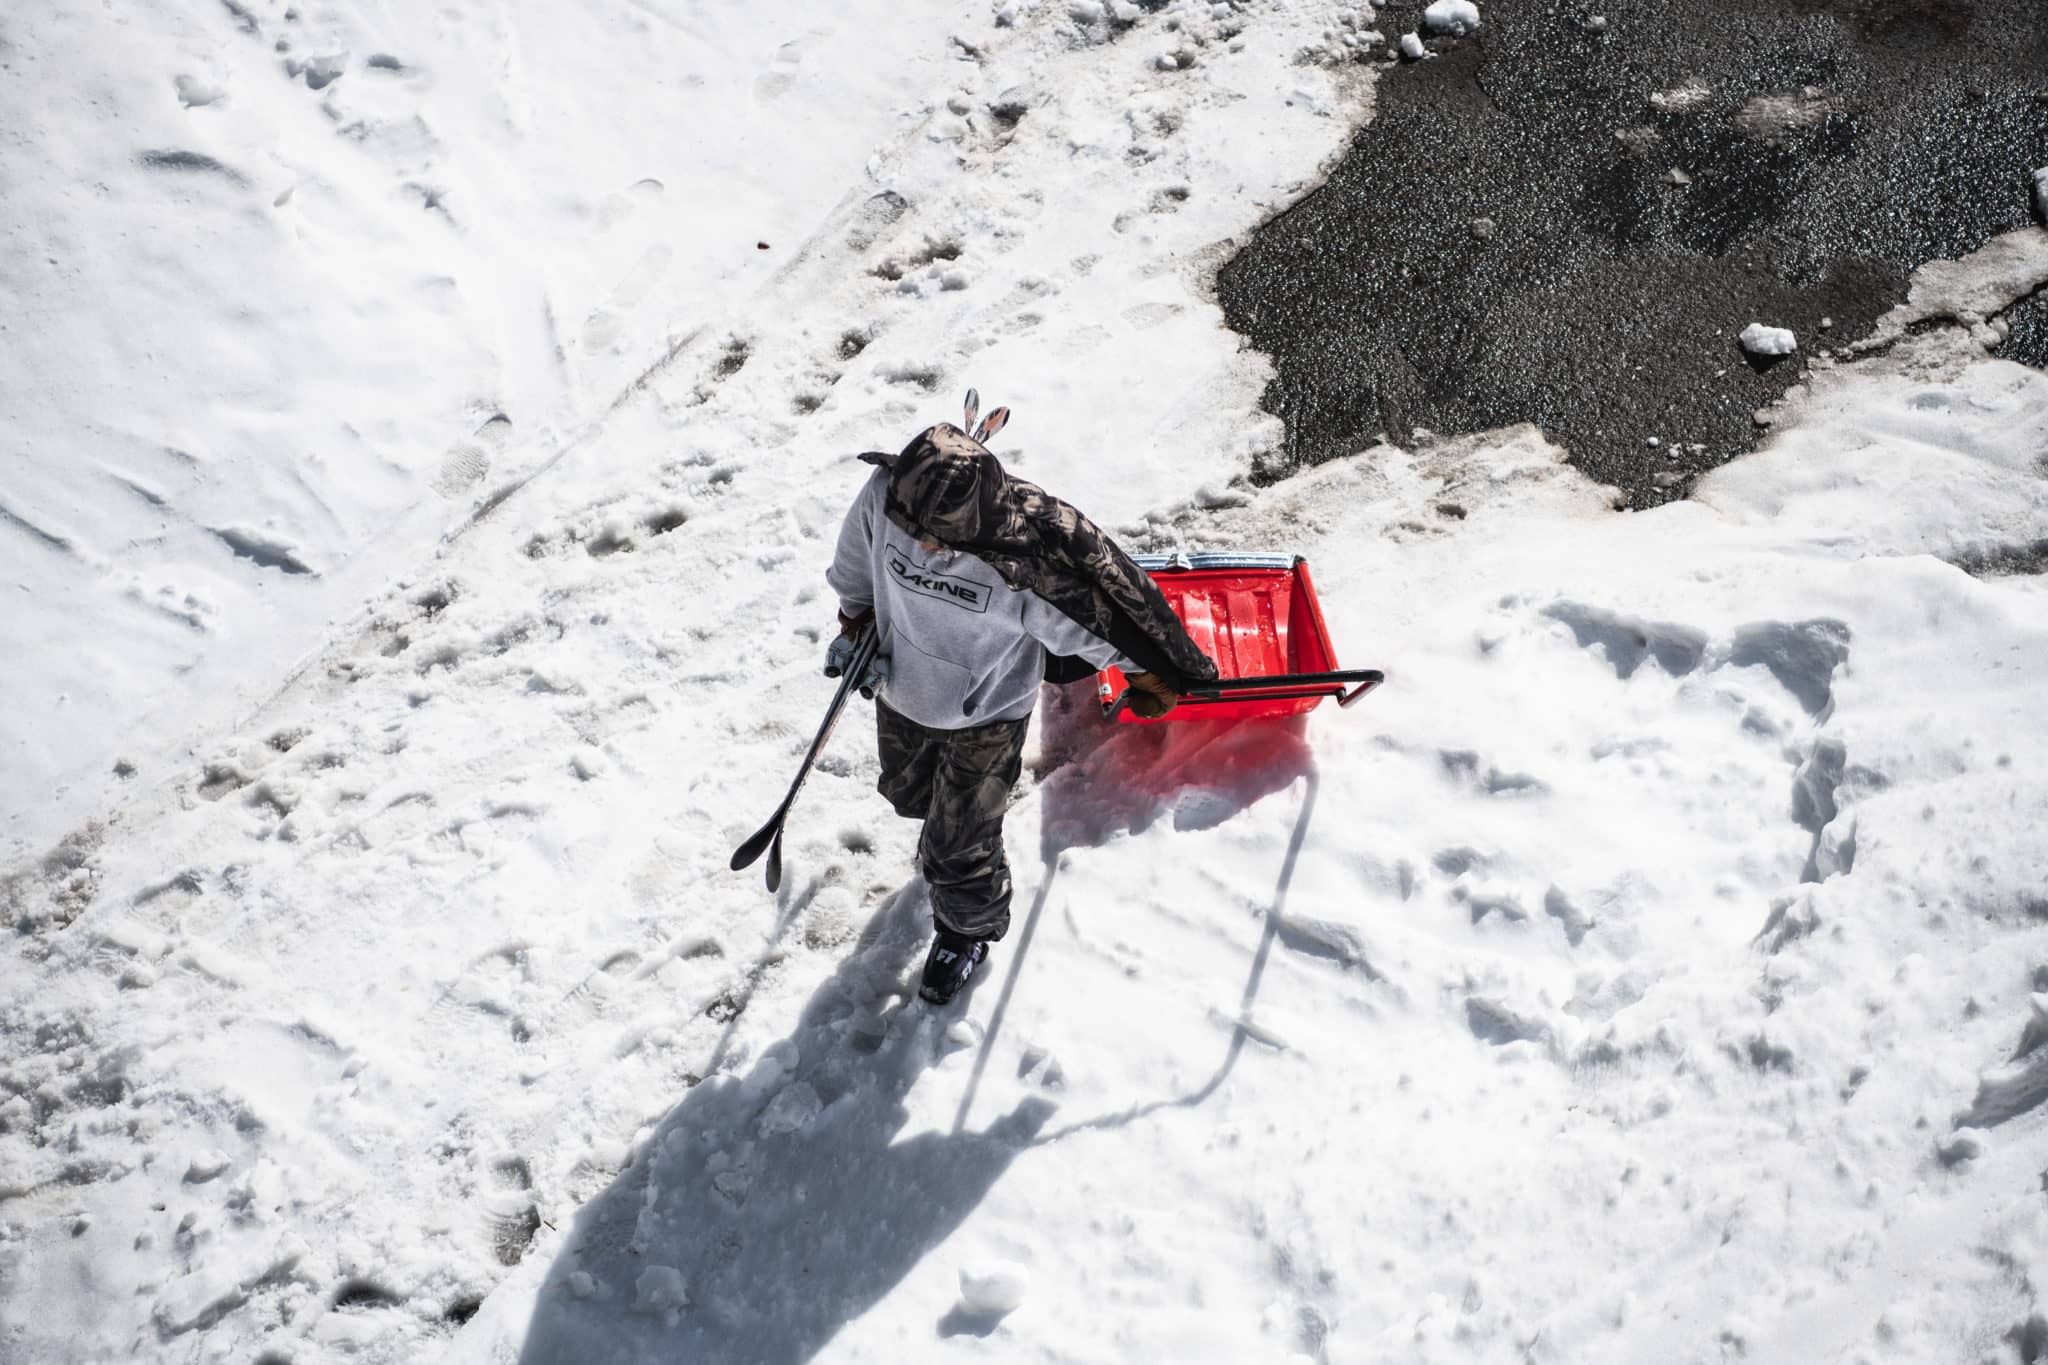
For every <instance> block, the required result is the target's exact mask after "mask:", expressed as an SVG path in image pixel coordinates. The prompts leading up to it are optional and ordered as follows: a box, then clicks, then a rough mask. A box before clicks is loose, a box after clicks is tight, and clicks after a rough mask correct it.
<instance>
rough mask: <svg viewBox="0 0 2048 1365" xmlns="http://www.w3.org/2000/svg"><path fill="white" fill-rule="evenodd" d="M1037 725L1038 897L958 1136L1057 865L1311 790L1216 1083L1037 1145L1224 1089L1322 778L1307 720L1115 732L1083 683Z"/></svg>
mask: <svg viewBox="0 0 2048 1365" xmlns="http://www.w3.org/2000/svg"><path fill="white" fill-rule="evenodd" d="M1042 715H1043V720H1042V721H1041V725H1042V727H1043V729H1042V731H1041V735H1040V741H1039V747H1040V753H1041V755H1042V758H1041V773H1042V775H1041V781H1040V788H1039V793H1040V801H1041V806H1042V810H1043V815H1042V825H1041V835H1040V847H1039V852H1040V855H1041V857H1042V859H1043V868H1042V870H1041V875H1040V877H1039V885H1038V893H1037V895H1036V896H1034V897H1033V899H1032V905H1031V909H1030V911H1029V912H1028V913H1027V914H1026V915H1025V917H1024V927H1023V929H1022V931H1021V932H1020V933H1019V934H1018V935H1017V936H1016V947H1015V948H1014V950H1013V951H1014V954H1015V959H1014V962H1013V965H1012V966H1011V969H1010V972H1009V974H1008V975H1007V976H1006V977H1005V978H1004V981H1003V989H1002V994H1001V995H1000V996H999V997H998V998H997V1000H996V1005H995V1008H994V1010H993V1011H992V1012H991V1013H990V1015H989V1022H988V1029H987V1031H986V1033H985V1034H984V1035H983V1037H982V1041H981V1047H980V1050H979V1052H978V1053H977V1055H976V1056H975V1059H974V1070H973V1072H972V1074H970V1076H969V1077H968V1082H967V1088H966V1091H965V1093H964V1094H963V1095H962V1096H961V1099H960V1108H959V1112H958V1113H957V1114H956V1115H955V1117H954V1121H953V1131H954V1132H955V1133H959V1132H961V1131H962V1130H963V1129H964V1128H965V1126H966V1122H967V1117H968V1114H969V1113H970V1111H971V1110H972V1109H973V1107H974V1098H975V1095H976V1093H977V1092H978V1091H979V1089H980V1085H981V1077H982V1072H983V1069H984V1067H985V1066H986V1065H987V1062H988V1058H989V1056H990V1054H991V1053H992V1052H993V1051H994V1049H995V1045H996V1039H997V1036H998V1035H999V1034H1000V1033H1001V1032H1002V1026H1003V1017H1004V1015H1005V1014H1006V1013H1007V1011H1008V1009H1009V1003H1010V995H1011V992H1012V990H1013V989H1014V988H1015V986H1016V983H1017V980H1018V978H1019V977H1021V976H1022V975H1023V974H1024V970H1025V964H1026V959H1027V957H1028V955H1029V952H1030V947H1031V939H1032V936H1033V934H1035V933H1036V931H1037V928H1038V921H1039V917H1040V915H1041V914H1042V913H1043V912H1044V910H1045V906H1046V902H1047V900H1048V899H1050V896H1051V890H1052V885H1053V882H1054V880H1055V879H1056V878H1057V876H1058V874H1059V868H1060V861H1061V854H1063V853H1065V852H1066V851H1067V850H1068V849H1071V848H1077V847H1091V848H1092V847H1096V846H1099V845H1100V844H1103V843H1106V842H1107V841H1108V840H1109V839H1110V838H1112V837H1114V836H1115V835H1116V834H1118V833H1122V832H1125V831H1131V832H1135V831H1138V830H1142V829H1145V828H1147V827H1148V826H1150V825H1151V824H1152V823H1153V821H1155V820H1158V819H1161V818H1164V817H1166V816H1167V815H1169V814H1171V816H1172V818H1173V821H1174V825H1175V828H1178V829H1209V828H1213V827H1214V826H1216V825H1220V824H1222V823H1223V822H1224V821H1225V820H1228V819H1229V818H1230V817H1232V816H1234V815H1236V814H1238V813H1239V812H1240V811H1243V810H1245V809H1248V808H1249V807H1250V806H1251V805H1252V804H1253V803H1254V802H1256V801H1259V800H1260V799H1262V798H1264V797H1266V796H1270V795H1272V794H1274V793H1275V792H1279V791H1283V790H1285V789H1287V788H1288V787H1291V786H1293V785H1294V784H1295V783H1296V782H1297V781H1305V782H1306V788H1305V791H1304V794H1303V798H1302V803H1301V812H1300V814H1299V815H1297V816H1296V817H1295V822H1294V832H1293V834H1292V836H1291V837H1290V839H1289V841H1288V845H1287V856H1286V857H1285V859H1283V860H1282V863H1281V867H1280V880H1279V884H1278V885H1277V886H1276V887H1275V888H1274V893H1273V904H1272V907H1271V908H1270V909H1269V910H1268V911H1267V913H1266V915H1265V928H1264V931H1263V932H1262V933H1261V935H1260V937H1259V946H1258V948H1257V950H1256V951H1255V952H1254V953H1253V955H1252V962H1251V968H1250V972H1249V974H1248V975H1247V977H1246V979H1245V984H1244V991H1243V994H1242V996H1241V998H1240V1000H1239V1004H1238V1012H1237V1019H1236V1021H1235V1023H1234V1024H1233V1026H1232V1028H1231V1033H1230V1041H1229V1043H1228V1044H1227V1045H1226V1048H1225V1051H1224V1054H1223V1058H1222V1060H1221V1062H1220V1063H1219V1064H1218V1065H1217V1068H1216V1071H1215V1072H1214V1074H1212V1075H1211V1076H1210V1077H1209V1079H1208V1080H1207V1081H1205V1082H1204V1083H1203V1084H1202V1085H1201V1086H1199V1087H1198V1088H1196V1089H1195V1090H1193V1091H1190V1092H1188V1093H1187V1094H1185V1095H1181V1096H1178V1097H1175V1098H1172V1099H1163V1100H1153V1101H1149V1102H1147V1103H1144V1104H1140V1105H1135V1106H1133V1107H1132V1108H1130V1109H1127V1110H1124V1111H1122V1112H1120V1113H1117V1114H1110V1115H1105V1116H1103V1117H1101V1118H1097V1119H1090V1120H1086V1121H1083V1122H1080V1123H1075V1124H1070V1125H1068V1126H1066V1127H1064V1128H1061V1129H1059V1130H1058V1131H1057V1132H1054V1133H1050V1134H1048V1135H1046V1136H1045V1137H1044V1138H1042V1139H1040V1141H1044V1142H1050V1141H1053V1140H1056V1139H1057V1138H1059V1137H1063V1136H1065V1135H1067V1134H1069V1133H1076V1132H1081V1131H1084V1130H1087V1129H1091V1128H1112V1127H1121V1126H1123V1125H1124V1124H1127V1123H1130V1122H1132V1121H1134V1120H1136V1119H1139V1118H1142V1117H1144V1116H1145V1115H1147V1114H1152V1113H1156V1112H1157V1111H1159V1110H1161V1109H1166V1108H1174V1107H1192V1106H1194V1105H1198V1104H1201V1103H1202V1102H1203V1101H1204V1100H1207V1099H1208V1098H1209V1096H1211V1095H1213V1094H1214V1093H1215V1092H1216V1089H1217V1087H1219V1086H1221V1085H1222V1084H1223V1082H1224V1080H1225V1079H1226V1078H1228V1076H1229V1075H1230V1072H1231V1070H1232V1069H1233V1068H1234V1067H1235V1066H1236V1065H1237V1059H1238V1056H1239V1055H1240V1054H1241V1053H1242V1052H1243V1051H1244V1044H1245V1040H1246V1039H1247V1038H1250V1037H1254V1036H1256V1035H1255V1034H1254V1033H1253V1032H1252V1031H1251V1029H1250V1027H1249V1021H1250V1018H1251V1012H1252V1005H1253V1004H1254V1002H1255V1001H1256V1000H1257V998H1258V993H1259V983H1260V981H1261V980H1262V979H1263V978H1264V976H1265V972H1266V961H1267V959H1268V958H1269V957H1270V956H1271V955H1272V950H1273V942H1274V940H1275V939H1276V938H1280V937H1282V936H1283V934H1284V930H1283V928H1282V926H1283V925H1284V924H1285V922H1286V909H1287V891H1288V887H1289V886H1290V885H1291V884H1292V883H1293V880H1294V868H1295V864H1296V863H1297V862H1298V861H1299V859H1300V856H1301V848H1302V844H1303V843H1304V842H1305V841H1306V839H1307V837H1308V827H1309V822H1310V821H1311V820H1312V819H1313V818H1314V816H1315V807H1316V790H1317V787H1318V785H1319V779H1318V777H1317V774H1316V770H1315V756H1314V752H1313V751H1312V750H1311V749H1310V748H1309V745H1308V740H1307V736H1306V730H1307V717H1306V716H1290V717H1286V718H1283V719H1275V720H1244V721H1236V722H1220V723H1216V724H1202V723H1189V724H1181V725H1173V724H1167V725H1117V724H1113V723H1108V722H1105V721H1103V719H1102V717H1101V712H1100V708H1099V707H1097V706H1096V704H1095V700H1094V696H1093V692H1092V689H1091V688H1090V686H1089V685H1088V684H1087V683H1077V684H1074V685H1072V686H1070V687H1066V688H1052V687H1048V688H1046V689H1045V695H1044V697H1043V711H1042Z"/></svg>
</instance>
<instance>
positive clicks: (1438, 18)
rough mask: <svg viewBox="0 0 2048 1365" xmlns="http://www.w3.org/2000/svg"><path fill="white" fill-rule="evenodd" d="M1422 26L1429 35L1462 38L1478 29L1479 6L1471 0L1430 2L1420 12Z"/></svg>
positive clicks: (1433, 0) (1434, 0)
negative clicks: (1441, 34) (1446, 35)
mask: <svg viewBox="0 0 2048 1365" xmlns="http://www.w3.org/2000/svg"><path fill="white" fill-rule="evenodd" d="M1422 25H1423V27H1424V28H1426V29H1428V30H1429V31H1430V32H1431V33H1446V34H1449V35H1450V36H1452V37H1454V38H1462V37H1464V36H1465V35H1466V34H1468V33H1473V32H1476V31H1477V30H1478V28H1479V6H1477V5H1475V4H1473V3H1472V0H1431V3H1430V5H1429V7H1428V8H1427V9H1425V10H1423V11H1422Z"/></svg>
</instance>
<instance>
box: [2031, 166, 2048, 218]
mask: <svg viewBox="0 0 2048 1365" xmlns="http://www.w3.org/2000/svg"><path fill="white" fill-rule="evenodd" d="M2034 216H2035V217H2036V218H2039V219H2040V220H2041V221H2042V223H2043V224H2048V166H2043V167H2042V168H2041V169H2040V170H2038V171H2035V172H2034Z"/></svg>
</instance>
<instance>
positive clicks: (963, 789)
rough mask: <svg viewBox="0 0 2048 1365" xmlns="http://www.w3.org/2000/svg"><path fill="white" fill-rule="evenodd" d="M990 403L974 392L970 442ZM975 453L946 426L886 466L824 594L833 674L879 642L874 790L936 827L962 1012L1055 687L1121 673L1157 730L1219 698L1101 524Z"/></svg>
mask: <svg viewBox="0 0 2048 1365" xmlns="http://www.w3.org/2000/svg"><path fill="white" fill-rule="evenodd" d="M977 406H978V404H977V400H976V398H975V395H974V394H973V392H972V391H971V390H970V391H969V393H968V399H967V426H968V428H969V429H970V430H971V429H973V426H974V417H975V412H976V408H977ZM1007 415H1008V410H1007V409H998V410H997V411H996V412H994V413H991V414H990V415H989V419H988V421H986V422H984V423H983V424H982V427H981V429H980V430H979V431H977V432H976V433H975V434H974V435H972V436H970V435H969V434H968V432H967V431H963V430H961V429H960V428H959V427H955V426H953V425H951V424H950V423H944V422H942V423H940V424H938V425H937V426H934V427H931V428H929V429H927V430H925V431H923V432H921V433H919V434H918V436H917V437H916V438H915V439H913V440H912V441H911V442H910V444H909V445H907V446H905V447H904V448H903V450H902V452H901V453H900V454H897V455H885V454H880V453H870V454H866V455H863V456H861V457H860V458H861V459H862V460H864V461H866V462H867V463H869V464H873V465H875V466H877V468H876V470H875V472H874V474H873V475H872V476H871V477H870V478H869V479H868V482H867V484H866V486H865V487H864V488H862V490H861V492H860V495H859V496H858V497H857V498H855V499H854V503H853V506H852V508H851V509H850V510H849V511H848V512H847V514H846V520H845V523H844V524H843V526H842V527H841V529H840V533H839V545H838V550H837V553H836V554H835V555H834V557H833V560H832V566H831V568H830V569H829V570H828V571H827V573H826V575H825V578H826V582H827V583H829V584H830V585H831V587H832V589H833V591H834V592H836V593H837V594H838V596H839V631H840V634H839V638H838V639H836V640H835V641H833V643H832V646H831V650H830V652H829V655H828V666H827V669H828V672H834V673H836V672H838V671H840V670H842V669H843V668H844V667H846V665H847V663H848V662H849V661H850V659H851V658H852V655H853V647H854V642H855V641H856V640H857V639H858V638H859V636H860V634H861V633H862V632H863V631H864V630H866V629H867V628H869V626H870V625H872V627H873V628H874V629H876V630H878V631H879V632H880V641H881V646H882V649H881V655H880V657H878V659H877V660H876V663H875V664H874V665H873V666H872V667H871V668H870V670H869V674H868V676H867V677H864V678H862V679H860V680H859V682H860V683H861V684H862V685H863V686H865V687H871V688H874V689H875V690H876V701H875V728H876V739H877V743H878V746H879V748H880V751H881V760H882V775H881V779H880V781H879V782H878V783H877V787H878V789H879V790H880V791H881V793H882V795H883V796H885V797H887V798H888V800H889V804H890V805H892V806H893V807H895V810H896V813H897V814H898V815H901V816H904V817H905V818H907V819H912V820H922V821H924V830H923V833H922V835H921V837H920V838H919V841H918V866H919V870H920V871H921V872H922V873H923V874H924V879H925V884H926V885H927V887H929V889H930V893H931V903H932V920H933V927H934V934H933V938H932V946H931V951H930V954H929V955H928V956H927V958H926V960H925V965H924V976H923V981H922V983H921V985H920V987H919V992H918V993H919V994H920V995H922V996H923V997H924V998H925V999H926V1000H928V1001H931V1002H933V1003H935V1004H944V1003H945V1002H946V1001H948V1000H951V999H952V998H953V996H954V994H955V993H957V992H958V991H959V990H960V988H961V987H962V986H964V985H965V984H966V983H967V981H968V979H969V978H970V977H971V976H972V975H973V974H974V970H975V968H976V967H978V966H979V965H980V964H981V963H982V961H983V960H984V959H985V958H986V957H987V955H988V945H989V944H990V943H992V942H994V941H996V940H997V939H1000V938H1001V937H1002V936H1003V934H1004V932H1005V931H1006V930H1007V929H1008V928H1009V922H1010V890H1011V887H1010V870H1009V865H1008V862H1007V861H1006V859H1005V858H1004V856H1003V811H1004V807H1005V805H1006V804H1007V800H1008V797H1009V792H1010V788H1011V787H1012V785H1014V784H1015V782H1016V780H1017V777H1018V774H1019V772H1020V771H1021V770H1022V767H1023V752H1024V732H1025V729H1026V727H1027V725H1028V724H1029V721H1030V718H1031V709H1032V707H1033V706H1034V705H1035V704H1036V702H1037V700H1038V685H1039V683H1040V681H1041V680H1044V681H1049V682H1055V683H1065V682H1072V681H1075V680H1077V679H1079V678H1082V677H1085V676H1087V674H1088V673H1090V672H1092V671H1093V670H1095V669H1097V668H1102V667H1106V666H1108V665H1110V664H1115V665H1117V666H1118V667H1120V668H1122V669H1123V670H1124V672H1125V673H1126V674H1127V675H1128V677H1129V679H1130V683H1131V688H1132V693H1131V697H1132V701H1131V709H1132V710H1134V711H1136V712H1137V713H1138V714H1139V715H1140V716H1143V717H1146V718H1148V719H1157V718H1158V717H1160V716H1163V715H1165V714H1166V713H1167V712H1168V711H1170V710H1172V709H1173V707H1174V704H1175V703H1176V702H1177V701H1178V700H1179V696H1180V693H1181V692H1182V691H1184V690H1185V689H1186V688H1188V687H1190V686H1192V685H1194V684H1195V683H1198V682H1208V681H1213V680H1214V679H1215V678H1216V676H1217V674H1216V666H1215V664H1214V663H1213V662H1212V661H1211V660H1210V659H1209V658H1208V656H1207V655H1205V654H1203V653H1202V651H1201V649H1200V647H1199V646H1197V645H1196V644H1195V642H1194V641H1193V640H1192V639H1190V638H1189V636H1188V633H1187V631H1186V629H1185V628H1184V627H1183V626H1182V625H1181V623H1180V619H1179V618H1178V617H1176V616H1175V615H1174V614H1173V610H1172V608H1170V607H1169V606H1168V605H1167V604H1166V599H1165V598H1164V597H1163V596H1162V595H1161V594H1160V592H1159V589H1158V587H1157V585H1155V584H1154V583H1153V582H1152V580H1151V578H1150V577H1149V576H1148V575H1147V574H1146V573H1145V571H1144V570H1142V569H1140V568H1138V566H1137V565H1135V564H1133V563H1132V562H1131V560H1130V557H1129V556H1128V555H1126V554H1125V553H1124V552H1123V551H1122V550H1121V549H1119V548H1118V547H1117V545H1116V544H1115V542H1114V541H1112V540H1111V539H1110V538H1109V537H1108V536H1107V535H1105V534H1104V533H1103V532H1102V531H1101V529H1100V528H1098V527H1097V526H1096V525H1095V523H1094V522H1092V521H1090V520H1089V519H1088V518H1087V517H1085V516H1083V515H1082V514H1081V513H1080V512H1079V511H1077V510H1076V509H1075V508H1073V507H1072V506H1070V505H1069V504H1067V503H1065V502H1062V501H1061V500H1060V499H1058V498H1055V497H1053V496H1051V495H1050V494H1048V493H1046V492H1045V491H1043V490H1042V489H1040V488H1038V487H1036V486H1035V485H1032V484H1029V483H1026V482H1024V481H1023V480H1021V479H1017V478H1013V477H1011V476H1010V475H1009V474H1008V473H1006V472H1005V471H1004V469H1003V467H1002V465H1001V464H1000V463H998V462H997V460H996V457H995V456H993V455H991V454H990V453H989V451H988V448H987V447H986V446H985V445H983V444H982V442H983V441H984V440H986V439H988V438H989V437H991V436H992V435H993V434H994V432H995V431H996V430H998V429H1000V427H1001V425H1002V421H1003V419H1004V418H1006V417H1007Z"/></svg>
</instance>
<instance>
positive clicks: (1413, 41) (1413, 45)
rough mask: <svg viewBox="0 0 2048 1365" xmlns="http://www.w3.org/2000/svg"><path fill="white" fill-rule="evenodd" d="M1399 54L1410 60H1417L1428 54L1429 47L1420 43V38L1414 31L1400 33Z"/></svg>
mask: <svg viewBox="0 0 2048 1365" xmlns="http://www.w3.org/2000/svg"><path fill="white" fill-rule="evenodd" d="M1401 55H1402V56H1403V57H1406V58H1407V59H1408V60H1409V61H1411V62H1419V61H1421V60H1422V59H1423V58H1424V57H1427V56H1428V55H1429V49H1428V48H1426V47H1424V46H1423V45H1422V38H1421V37H1420V36H1419V35H1417V34H1414V33H1404V34H1402V35H1401Z"/></svg>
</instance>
